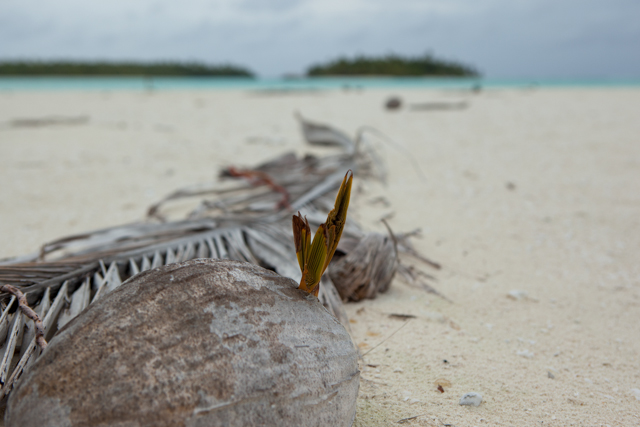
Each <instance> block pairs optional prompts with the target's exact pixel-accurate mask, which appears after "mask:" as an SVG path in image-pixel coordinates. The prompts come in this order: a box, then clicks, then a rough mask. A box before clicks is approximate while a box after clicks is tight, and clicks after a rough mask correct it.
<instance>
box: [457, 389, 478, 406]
mask: <svg viewBox="0 0 640 427" xmlns="http://www.w3.org/2000/svg"><path fill="white" fill-rule="evenodd" d="M480 403H482V394H480V393H477V392H475V391H472V392H470V393H465V394H463V395H462V397H461V398H460V405H464V406H480Z"/></svg>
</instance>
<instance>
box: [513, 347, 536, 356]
mask: <svg viewBox="0 0 640 427" xmlns="http://www.w3.org/2000/svg"><path fill="white" fill-rule="evenodd" d="M516 354H517V355H518V356H521V357H524V358H526V359H533V356H534V354H533V353H532V352H531V351H529V350H527V349H526V348H525V349H524V350H518V351H517V352H516Z"/></svg>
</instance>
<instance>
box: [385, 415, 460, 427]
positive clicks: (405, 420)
mask: <svg viewBox="0 0 640 427" xmlns="http://www.w3.org/2000/svg"><path fill="white" fill-rule="evenodd" d="M427 415H429V414H420V415H414V416H413V417H407V418H403V419H401V420H398V421H397V423H398V424H404V423H406V422H407V421H411V420H415V419H416V418H420V417H424V416H427ZM435 419H436V420H438V421H440V424H442V425H443V426H444V427H453V424H445V423H443V422H442V420H441V419H440V418H435Z"/></svg>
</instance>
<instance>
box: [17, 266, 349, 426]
mask: <svg viewBox="0 0 640 427" xmlns="http://www.w3.org/2000/svg"><path fill="white" fill-rule="evenodd" d="M296 287H297V284H296V282H294V281H293V280H291V279H288V278H284V277H281V276H279V275H278V274H276V273H274V272H273V271H270V270H266V269H263V268H261V267H258V266H255V265H251V264H249V263H246V262H238V261H231V260H211V259H198V260H192V261H187V262H183V263H176V264H171V265H167V266H164V267H161V268H158V269H155V270H151V271H147V272H144V273H142V274H140V275H138V276H136V277H135V278H133V279H132V280H130V281H129V282H128V283H127V285H126V286H122V287H120V288H119V289H118V290H117V291H115V292H111V293H109V294H107V295H105V296H104V297H102V298H100V300H99V301H97V302H96V303H93V304H91V305H90V306H89V307H88V308H87V309H86V310H85V311H83V312H82V314H80V315H79V316H78V317H76V318H75V319H74V320H73V321H72V322H69V323H68V324H67V325H66V326H65V327H64V328H63V329H61V330H60V331H59V333H58V335H57V336H56V338H55V339H54V340H52V341H51V343H50V345H49V349H48V350H47V351H46V352H45V353H43V355H42V356H41V357H40V358H39V359H38V360H37V361H36V362H35V363H34V364H33V366H32V367H31V368H30V369H29V370H28V371H26V372H25V374H24V376H23V378H22V380H21V382H20V383H18V385H17V386H16V388H15V390H14V391H13V393H12V394H11V396H10V398H9V401H8V405H7V412H6V422H7V425H15V426H17V425H25V426H26V425H33V426H36V425H37V426H43V427H46V426H60V425H66V426H71V427H72V426H90V425H98V424H100V425H115V424H127V425H134V424H135V425H137V426H141V427H143V426H160V427H162V426H174V425H230V426H248V425H258V424H259V425H296V426H303V427H304V426H323V427H324V426H334V425H335V426H351V425H352V422H353V420H354V417H355V410H356V399H357V394H358V387H359V371H358V353H357V351H356V349H355V347H354V345H353V343H352V341H351V338H350V336H349V334H348V332H347V331H346V330H345V329H344V327H342V325H341V324H340V323H339V322H337V321H336V319H335V318H334V317H333V316H332V315H331V314H329V313H328V312H327V311H326V310H325V309H324V307H323V306H322V305H321V304H320V302H319V301H318V300H317V299H316V298H313V297H309V296H308V295H307V294H306V293H304V292H300V291H299V290H297V289H296Z"/></svg>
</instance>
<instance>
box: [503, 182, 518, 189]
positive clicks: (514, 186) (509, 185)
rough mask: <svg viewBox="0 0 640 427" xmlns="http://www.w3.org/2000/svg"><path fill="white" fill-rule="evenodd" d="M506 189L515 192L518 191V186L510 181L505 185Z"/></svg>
mask: <svg viewBox="0 0 640 427" xmlns="http://www.w3.org/2000/svg"><path fill="white" fill-rule="evenodd" d="M505 187H506V188H507V190H509V191H515V189H516V185H515V184H514V183H513V182H511V181H508V182H507V183H506V184H505Z"/></svg>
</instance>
